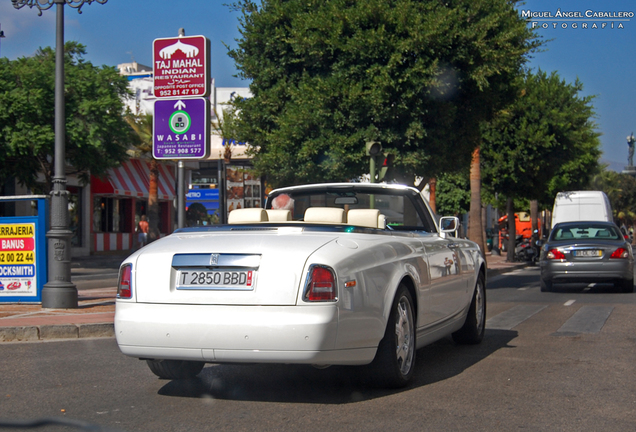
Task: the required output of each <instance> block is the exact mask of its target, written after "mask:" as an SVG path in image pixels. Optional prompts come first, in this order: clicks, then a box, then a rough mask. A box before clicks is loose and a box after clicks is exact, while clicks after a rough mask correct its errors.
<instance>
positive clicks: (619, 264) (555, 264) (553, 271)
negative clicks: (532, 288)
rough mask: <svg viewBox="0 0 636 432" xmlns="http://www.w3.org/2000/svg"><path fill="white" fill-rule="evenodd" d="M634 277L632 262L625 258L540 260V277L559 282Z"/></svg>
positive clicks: (608, 280)
mask: <svg viewBox="0 0 636 432" xmlns="http://www.w3.org/2000/svg"><path fill="white" fill-rule="evenodd" d="M633 277H634V264H633V262H631V261H627V260H610V261H598V262H593V261H588V262H561V261H542V262H541V278H542V279H543V280H545V281H552V282H555V283H559V282H613V281H618V280H628V279H633Z"/></svg>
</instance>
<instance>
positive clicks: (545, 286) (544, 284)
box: [541, 279, 552, 292]
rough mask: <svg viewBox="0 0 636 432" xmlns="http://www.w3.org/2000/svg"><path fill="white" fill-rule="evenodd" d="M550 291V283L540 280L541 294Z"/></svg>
mask: <svg viewBox="0 0 636 432" xmlns="http://www.w3.org/2000/svg"><path fill="white" fill-rule="evenodd" d="M549 291H552V281H548V280H545V279H541V292H549Z"/></svg>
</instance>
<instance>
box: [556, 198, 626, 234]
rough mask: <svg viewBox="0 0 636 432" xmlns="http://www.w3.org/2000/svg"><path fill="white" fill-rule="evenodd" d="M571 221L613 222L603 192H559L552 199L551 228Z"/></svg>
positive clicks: (610, 207)
mask: <svg viewBox="0 0 636 432" xmlns="http://www.w3.org/2000/svg"><path fill="white" fill-rule="evenodd" d="M572 221H607V222H614V217H613V215H612V206H611V204H610V202H609V198H607V195H605V192H602V191H573V192H559V193H558V194H557V196H556V198H555V199H554V208H553V209H552V226H553V227H554V225H556V224H558V223H559V222H572Z"/></svg>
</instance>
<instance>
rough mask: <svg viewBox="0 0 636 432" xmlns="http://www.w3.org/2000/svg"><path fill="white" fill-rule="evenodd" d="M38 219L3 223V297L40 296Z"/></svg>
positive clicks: (0, 232) (0, 263)
mask: <svg viewBox="0 0 636 432" xmlns="http://www.w3.org/2000/svg"><path fill="white" fill-rule="evenodd" d="M35 243H36V242H35V223H17V224H0V297H1V296H7V295H10V296H16V295H21V296H25V297H31V296H32V297H35V296H37V279H36V275H37V272H36V267H35V266H36V264H35V262H36V260H35V258H36V253H37V251H36V247H35Z"/></svg>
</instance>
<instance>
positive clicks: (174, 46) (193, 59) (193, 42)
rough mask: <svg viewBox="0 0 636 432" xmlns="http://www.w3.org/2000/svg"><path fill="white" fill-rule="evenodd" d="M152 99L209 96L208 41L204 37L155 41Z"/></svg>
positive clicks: (153, 44) (153, 46)
mask: <svg viewBox="0 0 636 432" xmlns="http://www.w3.org/2000/svg"><path fill="white" fill-rule="evenodd" d="M152 52H153V73H154V95H155V97H158V98H177V97H180V98H184V97H202V96H208V95H209V94H210V40H209V39H208V38H206V37H205V36H189V37H185V36H182V37H177V38H164V39H155V40H154V41H153V43H152Z"/></svg>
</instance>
